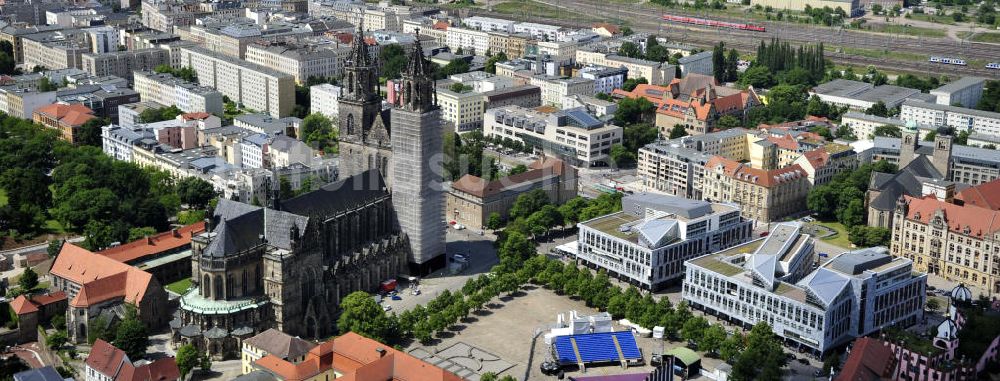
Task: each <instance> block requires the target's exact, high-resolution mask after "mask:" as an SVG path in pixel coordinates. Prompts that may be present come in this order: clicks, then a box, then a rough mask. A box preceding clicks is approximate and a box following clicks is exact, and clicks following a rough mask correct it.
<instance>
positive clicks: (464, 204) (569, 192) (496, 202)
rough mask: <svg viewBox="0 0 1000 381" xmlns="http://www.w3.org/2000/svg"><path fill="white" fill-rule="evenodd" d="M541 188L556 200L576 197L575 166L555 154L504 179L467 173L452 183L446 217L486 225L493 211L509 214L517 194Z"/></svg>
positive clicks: (560, 200)
mask: <svg viewBox="0 0 1000 381" xmlns="http://www.w3.org/2000/svg"><path fill="white" fill-rule="evenodd" d="M535 189H542V190H544V191H545V193H546V195H548V196H549V201H550V202H552V203H553V204H562V203H564V202H566V201H568V200H569V199H571V198H573V197H576V193H577V172H576V168H573V167H572V166H570V165H568V164H566V163H564V162H563V161H562V160H559V159H556V158H552V157H544V156H543V157H542V158H541V159H538V160H537V161H535V162H534V163H531V165H530V166H529V170H528V171H527V172H524V173H519V174H516V175H513V176H508V177H504V178H502V179H498V180H494V181H487V180H485V179H482V178H480V177H477V176H473V175H465V176H462V178H460V179H458V181H455V182H454V183H452V185H451V190H449V191H448V196H447V198H446V201H445V208H446V210H447V212H446V218H447V219H448V221H456V222H457V223H460V224H462V225H466V226H468V227H470V228H473V229H482V228H485V226H486V224H487V222H488V221H489V218H490V215H491V214H493V213H498V214H500V218H502V219H506V218H507V217H508V216H509V212H510V208H511V207H512V206H513V205H514V201H515V200H516V199H517V196H520V195H521V194H524V193H527V192H530V191H532V190H535Z"/></svg>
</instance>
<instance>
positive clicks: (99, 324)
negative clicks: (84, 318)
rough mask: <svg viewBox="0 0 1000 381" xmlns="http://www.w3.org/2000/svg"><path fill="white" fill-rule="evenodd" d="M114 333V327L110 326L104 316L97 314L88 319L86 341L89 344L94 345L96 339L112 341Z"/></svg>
mask: <svg viewBox="0 0 1000 381" xmlns="http://www.w3.org/2000/svg"><path fill="white" fill-rule="evenodd" d="M114 334H115V330H114V327H113V326H111V323H110V322H108V319H107V318H105V317H104V316H97V317H95V318H93V319H90V322H88V324H87V343H88V344H90V345H94V342H95V341H97V339H101V340H104V341H109V342H110V341H113V340H114Z"/></svg>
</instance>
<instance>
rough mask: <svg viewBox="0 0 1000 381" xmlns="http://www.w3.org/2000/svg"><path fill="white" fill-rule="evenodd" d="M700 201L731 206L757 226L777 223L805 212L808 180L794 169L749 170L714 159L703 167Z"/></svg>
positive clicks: (794, 166) (801, 171)
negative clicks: (753, 220) (729, 204)
mask: <svg viewBox="0 0 1000 381" xmlns="http://www.w3.org/2000/svg"><path fill="white" fill-rule="evenodd" d="M702 181H703V190H702V198H703V199H705V200H708V201H713V202H734V203H736V204H738V205H740V208H741V209H742V210H743V216H744V217H747V218H752V219H755V220H757V221H760V222H772V221H780V220H782V219H783V218H785V217H787V216H792V215H795V214H798V213H801V212H803V211H805V210H806V195H807V194H808V193H809V188H810V186H809V178H808V176H807V175H806V173H805V171H803V170H802V168H801V167H799V166H798V165H792V166H789V167H785V168H781V169H773V170H764V169H760V168H753V167H750V166H748V165H746V164H743V163H740V162H738V161H735V160H732V159H727V158H724V157H721V156H715V157H713V158H711V159H709V161H708V164H706V165H705V174H704V177H703V180H702Z"/></svg>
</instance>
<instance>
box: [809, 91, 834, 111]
mask: <svg viewBox="0 0 1000 381" xmlns="http://www.w3.org/2000/svg"><path fill="white" fill-rule="evenodd" d="M806 114H809V115H812V116H828V115H830V105H828V104H826V102H823V101H822V100H820V99H819V96H817V95H815V94H813V96H812V97H810V98H809V103H808V104H807V105H806Z"/></svg>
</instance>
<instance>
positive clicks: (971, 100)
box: [931, 77, 986, 108]
mask: <svg viewBox="0 0 1000 381" xmlns="http://www.w3.org/2000/svg"><path fill="white" fill-rule="evenodd" d="M984 86H986V78H982V77H962V78H961V79H959V80H957V81H955V82H952V83H949V84H947V85H944V86H941V87H938V88H936V89H934V90H931V95H933V96H935V97H937V102H936V103H937V104H939V105H947V106H961V107H970V108H971V107H976V104H977V103H979V99H980V98H982V97H983V87H984Z"/></svg>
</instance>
